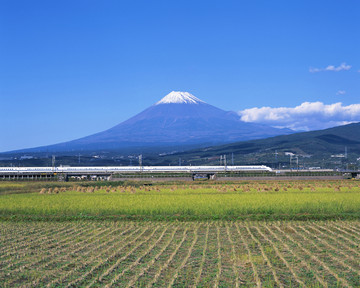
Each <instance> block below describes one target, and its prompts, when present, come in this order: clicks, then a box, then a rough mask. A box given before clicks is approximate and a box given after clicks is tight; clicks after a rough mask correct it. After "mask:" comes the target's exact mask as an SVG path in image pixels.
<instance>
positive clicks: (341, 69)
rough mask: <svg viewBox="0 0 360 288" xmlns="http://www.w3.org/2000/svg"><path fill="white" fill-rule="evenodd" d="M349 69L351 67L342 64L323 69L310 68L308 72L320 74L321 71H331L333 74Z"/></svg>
mask: <svg viewBox="0 0 360 288" xmlns="http://www.w3.org/2000/svg"><path fill="white" fill-rule="evenodd" d="M350 69H351V65H348V64H346V63H345V62H344V63H341V64H340V65H339V66H334V65H329V66H327V67H325V68H313V67H310V69H309V71H310V72H311V73H316V72H322V71H333V72H339V71H347V70H350Z"/></svg>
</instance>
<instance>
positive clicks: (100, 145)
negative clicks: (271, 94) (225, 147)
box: [17, 91, 293, 152]
mask: <svg viewBox="0 0 360 288" xmlns="http://www.w3.org/2000/svg"><path fill="white" fill-rule="evenodd" d="M292 132H293V131H291V130H289V129H277V128H273V127H270V126H267V125H261V124H254V123H246V122H243V121H241V120H240V118H239V116H238V115H237V114H236V113H235V112H228V111H224V110H222V109H219V108H217V107H214V106H212V105H210V104H207V103H205V102H204V101H202V100H200V99H198V98H196V97H195V96H193V95H192V94H190V93H188V92H175V91H173V92H171V93H169V94H168V95H166V96H165V97H164V98H162V99H161V100H160V101H159V102H157V103H155V104H154V105H152V106H150V107H149V108H147V109H146V110H144V111H142V112H141V113H139V114H137V115H135V116H134V117H132V118H130V119H128V120H126V121H124V122H122V123H120V124H118V125H116V126H114V127H112V128H110V129H108V130H106V131H103V132H100V133H96V134H93V135H90V136H87V137H83V138H80V139H77V140H73V141H69V142H64V143H59V144H55V145H50V146H43V147H38V148H30V149H24V150H21V152H44V151H48V152H49V151H53V152H66V151H67V152H70V151H100V150H101V151H105V150H120V149H124V148H131V147H165V146H177V147H179V146H181V145H183V146H184V147H185V146H189V145H191V146H192V147H195V146H198V147H200V146H204V145H214V144H223V143H231V142H236V141H243V140H252V139H260V138H266V137H271V136H277V135H283V134H290V133H292ZM17 152H20V151H17Z"/></svg>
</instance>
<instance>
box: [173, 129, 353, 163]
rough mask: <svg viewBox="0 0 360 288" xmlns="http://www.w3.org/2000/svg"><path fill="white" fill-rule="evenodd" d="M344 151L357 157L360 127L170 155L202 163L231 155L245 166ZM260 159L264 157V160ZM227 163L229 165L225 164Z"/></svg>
mask: <svg viewBox="0 0 360 288" xmlns="http://www.w3.org/2000/svg"><path fill="white" fill-rule="evenodd" d="M345 147H346V148H345ZM345 149H346V150H347V151H348V155H349V156H352V158H354V159H356V158H355V157H360V123H353V124H349V125H344V126H338V127H334V128H329V129H324V130H317V131H310V132H301V133H295V134H291V135H282V136H277V137H271V138H267V139H260V140H252V141H243V142H236V143H232V144H227V145H221V146H213V147H208V148H203V149H196V150H191V151H187V152H183V153H178V154H176V155H172V157H174V159H175V158H176V157H182V158H183V159H195V158H196V157H197V158H201V159H204V158H211V157H215V156H218V155H232V154H235V157H236V159H238V158H239V155H240V156H241V157H242V159H243V160H244V161H245V162H249V163H250V162H253V163H258V162H264V161H265V162H266V159H267V158H271V157H273V156H270V155H274V153H275V151H276V152H277V153H279V155H281V153H282V154H284V152H292V153H294V154H296V155H300V156H308V157H310V156H311V157H310V158H312V159H319V158H328V157H331V155H334V154H340V153H343V154H344V153H345ZM264 155H268V156H267V157H265V156H264ZM264 157H265V158H264ZM279 157H280V156H279ZM228 159H230V158H228ZM246 159H247V160H246ZM270 160H271V159H270ZM270 162H271V161H270ZM228 163H230V162H229V161H228Z"/></svg>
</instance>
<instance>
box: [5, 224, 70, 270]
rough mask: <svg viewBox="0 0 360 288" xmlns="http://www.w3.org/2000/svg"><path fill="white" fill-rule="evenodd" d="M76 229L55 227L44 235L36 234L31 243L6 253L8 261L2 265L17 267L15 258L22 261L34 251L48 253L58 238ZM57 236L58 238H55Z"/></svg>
mask: <svg viewBox="0 0 360 288" xmlns="http://www.w3.org/2000/svg"><path fill="white" fill-rule="evenodd" d="M75 229H76V227H74V226H73V225H60V227H56V226H53V227H52V228H51V229H49V230H47V229H46V230H45V229H44V232H46V233H44V234H40V235H39V234H36V237H32V238H31V241H28V240H25V241H23V242H22V244H21V245H16V246H15V247H13V250H9V251H8V252H7V253H5V254H4V255H3V256H2V258H3V259H6V258H7V259H6V260H5V261H2V263H11V265H10V264H9V266H8V268H10V267H12V266H15V265H16V262H14V259H13V256H14V255H16V257H17V258H18V259H19V261H21V259H22V258H23V257H26V255H27V254H28V253H32V251H33V250H34V249H41V250H45V251H47V249H48V248H49V247H52V246H54V243H56V244H57V241H58V239H57V237H58V236H59V235H62V234H65V235H67V234H69V233H71V231H74V230H75ZM54 236H56V237H54Z"/></svg>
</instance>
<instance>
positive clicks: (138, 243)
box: [0, 221, 360, 287]
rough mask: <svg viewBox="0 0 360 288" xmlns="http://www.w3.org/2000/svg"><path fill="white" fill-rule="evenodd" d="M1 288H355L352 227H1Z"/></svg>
mask: <svg viewBox="0 0 360 288" xmlns="http://www.w3.org/2000/svg"><path fill="white" fill-rule="evenodd" d="M0 228H1V231H2V234H1V243H2V245H1V247H0V283H1V287H359V285H360V278H359V277H360V276H359V275H360V267H359V258H360V249H359V243H360V222H359V221H346V222H344V221H335V222H333V221H330V222H324V221H320V222H318V221H306V222H296V221H285V222H284V221H280V222H278V221H274V222H261V221H256V222H247V221H193V222H168V221H165V222H164V221H163V222H147V223H145V222H142V221H140V222H139V221H137V222H132V221H127V222H124V221H120V222H110V221H105V222H101V221H97V222H94V221H82V222H58V223H53V222H30V223H29V222H27V223H19V222H17V223H10V222H2V223H1V224H0Z"/></svg>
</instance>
